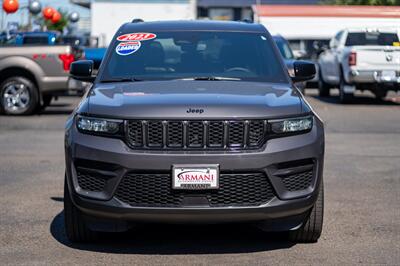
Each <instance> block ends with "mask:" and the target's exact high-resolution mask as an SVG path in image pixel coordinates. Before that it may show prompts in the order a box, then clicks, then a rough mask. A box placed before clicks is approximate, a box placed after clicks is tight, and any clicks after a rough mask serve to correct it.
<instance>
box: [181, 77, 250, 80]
mask: <svg viewBox="0 0 400 266" xmlns="http://www.w3.org/2000/svg"><path fill="white" fill-rule="evenodd" d="M180 80H209V81H220V80H242V79H240V78H230V77H193V78H181V79H180Z"/></svg>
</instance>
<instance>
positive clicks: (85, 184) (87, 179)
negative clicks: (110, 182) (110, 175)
mask: <svg viewBox="0 0 400 266" xmlns="http://www.w3.org/2000/svg"><path fill="white" fill-rule="evenodd" d="M77 178H78V185H79V187H80V188H81V189H83V190H87V191H92V192H101V191H103V190H104V187H105V185H106V180H105V179H104V178H102V177H99V176H95V175H94V174H91V173H85V172H83V171H80V170H77Z"/></svg>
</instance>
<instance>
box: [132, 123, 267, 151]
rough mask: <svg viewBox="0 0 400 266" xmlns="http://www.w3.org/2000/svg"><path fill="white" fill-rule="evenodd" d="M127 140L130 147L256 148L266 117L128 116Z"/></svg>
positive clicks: (262, 143) (260, 145) (262, 132)
mask: <svg viewBox="0 0 400 266" xmlns="http://www.w3.org/2000/svg"><path fill="white" fill-rule="evenodd" d="M126 131H127V134H126V136H127V137H126V142H127V144H128V145H129V146H130V147H131V148H133V149H185V150H186V149H256V148H260V147H262V145H264V143H265V139H266V133H267V122H266V120H244V121H222V120H210V121H176V120H170V121H160V120H148V121H147V120H130V121H127V123H126Z"/></svg>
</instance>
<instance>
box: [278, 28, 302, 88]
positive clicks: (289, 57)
mask: <svg viewBox="0 0 400 266" xmlns="http://www.w3.org/2000/svg"><path fill="white" fill-rule="evenodd" d="M272 38H273V39H274V41H275V43H276V46H277V47H278V50H279V52H280V53H281V55H282V57H283V60H284V61H285V65H286V67H287V69H288V73H289V76H291V77H294V76H295V73H294V65H293V64H294V62H296V58H295V57H294V55H293V51H292V49H291V48H290V46H289V42H288V41H287V40H286V39H285V38H283V37H282V36H281V35H274V36H272ZM296 87H297V88H298V89H299V90H300V91H301V92H302V93H303V94H304V92H305V88H306V82H298V83H296Z"/></svg>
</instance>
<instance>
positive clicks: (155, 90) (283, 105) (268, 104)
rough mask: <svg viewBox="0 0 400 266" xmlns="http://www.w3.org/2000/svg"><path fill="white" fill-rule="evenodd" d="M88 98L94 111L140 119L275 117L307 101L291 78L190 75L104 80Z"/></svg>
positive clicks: (298, 110)
mask: <svg viewBox="0 0 400 266" xmlns="http://www.w3.org/2000/svg"><path fill="white" fill-rule="evenodd" d="M87 101H88V102H87V104H88V105H87V106H86V107H87V109H86V108H85V109H86V110H87V112H88V113H89V114H91V115H98V116H105V117H118V118H140V119H142V118H145V119H160V118H163V119H174V118H180V119H182V118H187V119H196V118H202V119H203V118H211V119H212V118H218V119H232V118H274V117H281V116H290V115H298V114H301V113H302V110H303V105H304V102H303V101H302V99H301V97H300V96H299V93H298V92H297V91H296V90H292V89H291V88H290V86H289V85H288V84H270V83H261V82H245V81H191V80H190V81H187V80H175V81H140V82H123V83H110V84H101V83H99V84H97V85H96V86H95V88H94V89H92V91H91V92H90V94H89V95H88V98H87ZM191 110H194V111H193V112H191Z"/></svg>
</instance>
